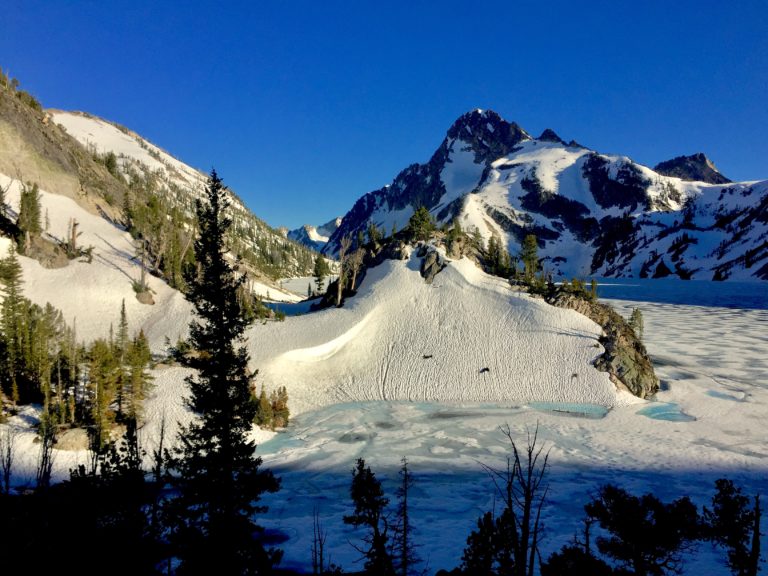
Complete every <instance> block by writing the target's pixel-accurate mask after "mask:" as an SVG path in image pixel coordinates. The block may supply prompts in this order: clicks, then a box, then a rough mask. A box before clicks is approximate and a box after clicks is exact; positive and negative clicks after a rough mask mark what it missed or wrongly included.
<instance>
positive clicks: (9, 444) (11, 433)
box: [0, 426, 19, 494]
mask: <svg viewBox="0 0 768 576" xmlns="http://www.w3.org/2000/svg"><path fill="white" fill-rule="evenodd" d="M18 435H19V432H18V430H16V429H15V428H11V427H10V426H7V427H6V428H5V430H3V432H2V434H0V470H2V473H3V484H2V487H3V492H4V493H5V494H10V493H11V471H12V470H13V461H14V459H15V457H16V439H17V437H18Z"/></svg>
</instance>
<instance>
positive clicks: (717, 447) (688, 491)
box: [259, 281, 768, 574]
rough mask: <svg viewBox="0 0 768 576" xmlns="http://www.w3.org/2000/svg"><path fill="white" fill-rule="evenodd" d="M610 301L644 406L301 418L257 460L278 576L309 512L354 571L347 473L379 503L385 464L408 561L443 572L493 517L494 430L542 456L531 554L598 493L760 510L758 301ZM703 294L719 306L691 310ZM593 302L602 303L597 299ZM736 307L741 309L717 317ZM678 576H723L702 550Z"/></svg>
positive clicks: (766, 472) (763, 457) (307, 542)
mask: <svg viewBox="0 0 768 576" xmlns="http://www.w3.org/2000/svg"><path fill="white" fill-rule="evenodd" d="M611 282H612V283H613V284H617V285H618V284H624V283H623V282H616V281H611ZM694 284H696V286H695V289H693V290H692V291H689V292H688V297H687V299H688V301H690V302H692V303H693V304H682V303H679V301H680V300H681V299H683V298H684V295H685V293H686V292H685V291H686V289H687V290H691V288H694ZM698 285H701V286H698ZM618 289H619V288H616V290H618ZM620 289H621V290H624V291H625V292H622V293H621V295H622V296H624V297H627V298H629V297H632V298H633V300H631V301H630V300H618V299H614V300H610V303H611V304H613V305H614V306H615V307H616V308H617V309H618V310H619V311H620V312H621V313H622V314H623V315H629V313H630V312H631V310H632V308H634V307H639V308H640V309H641V310H642V312H643V316H644V320H645V342H646V345H647V347H648V350H649V352H650V354H651V356H652V357H653V358H654V360H655V364H656V370H657V374H658V376H659V377H660V379H661V381H662V385H663V389H662V391H661V392H660V393H659V394H658V396H657V399H656V402H652V403H642V404H638V405H632V406H623V407H621V406H619V407H614V408H612V409H610V410H606V409H605V408H603V407H601V406H594V405H589V404H585V405H578V404H576V405H567V406H566V405H552V404H547V403H533V402H532V403H530V404H528V405H525V404H522V405H516V404H511V403H498V404H437V403H416V402H413V403H410V402H368V403H351V404H340V405H334V406H329V407H326V408H323V409H319V410H315V411H310V412H306V413H303V414H301V415H299V416H298V417H296V419H295V420H294V421H293V423H292V424H291V426H290V427H289V429H288V430H287V431H285V432H281V433H279V434H278V435H277V436H276V437H274V438H273V439H272V440H268V441H266V442H264V443H262V444H261V445H260V447H259V453H260V454H261V455H263V457H264V462H265V465H266V466H269V467H271V468H272V469H273V470H275V471H276V472H277V473H278V474H279V475H280V476H281V477H282V482H283V484H282V489H281V491H280V492H279V493H278V494H275V495H273V496H270V497H269V498H268V500H267V502H268V504H269V505H270V512H269V513H268V514H267V515H266V516H265V517H264V522H265V524H266V525H267V526H268V527H269V528H270V529H272V530H276V531H279V532H281V533H283V534H285V536H287V537H288V539H287V540H286V541H285V542H283V543H282V544H281V546H282V547H283V548H284V550H285V559H284V564H286V565H289V566H303V567H307V566H308V565H309V562H310V549H311V542H312V534H311V517H312V511H313V509H315V508H316V509H317V510H318V511H319V514H320V518H321V521H322V522H323V524H324V526H325V528H326V529H327V530H328V533H329V536H328V542H327V545H328V548H329V549H330V552H331V556H332V560H333V561H336V562H339V563H341V564H342V565H344V566H345V567H347V568H349V569H355V568H359V567H360V564H355V560H356V559H357V557H358V553H357V552H356V551H355V550H354V549H353V547H352V546H351V545H350V544H349V542H350V541H353V542H354V541H355V540H356V538H358V537H359V534H356V533H355V531H354V530H351V529H350V528H349V527H347V526H345V525H344V524H343V521H342V518H343V515H344V514H349V513H350V511H351V507H350V500H349V483H350V478H351V473H350V471H351V468H352V466H353V464H354V461H355V459H356V458H358V457H363V458H365V459H366V462H367V463H368V464H369V465H370V466H371V467H372V469H373V470H374V471H375V472H376V473H377V475H378V476H379V477H380V478H381V479H382V480H383V482H384V487H385V490H386V491H387V493H388V495H389V496H390V497H391V499H392V501H393V502H394V500H395V499H394V492H395V489H396V482H397V470H398V467H399V465H400V459H401V458H402V457H407V458H408V461H409V464H410V468H411V470H412V472H413V474H414V476H415V479H416V485H415V487H414V489H413V492H412V494H411V496H410V503H411V506H412V507H413V508H412V512H413V516H412V517H413V519H414V524H415V527H416V530H417V536H416V539H417V540H418V541H419V543H420V544H422V547H421V548H420V550H419V552H420V554H421V556H422V557H423V558H424V559H425V560H427V561H428V566H429V572H430V573H434V572H435V571H436V570H438V569H440V568H451V567H453V566H456V565H457V564H458V563H459V562H460V557H461V553H462V550H463V547H464V544H465V540H466V537H467V535H468V534H469V532H470V531H471V530H472V529H473V528H474V526H475V522H476V520H477V518H478V516H479V515H480V514H481V513H483V512H484V511H486V510H489V509H491V508H492V506H493V503H494V496H495V495H494V488H493V484H492V482H491V480H490V478H489V477H488V475H487V474H486V473H485V472H484V471H483V465H489V466H494V467H502V466H504V465H505V462H506V460H505V459H506V457H507V455H508V454H509V445H508V443H506V442H505V438H504V437H503V436H502V434H501V432H500V429H499V427H500V426H503V425H506V424H508V425H509V426H510V427H511V429H512V431H513V434H514V437H515V438H516V439H517V440H518V442H519V443H520V444H524V443H525V439H526V431H527V430H533V429H534V428H535V427H536V425H537V424H538V426H539V441H540V442H541V443H543V444H544V445H545V446H546V447H547V449H548V450H550V464H551V469H550V473H549V481H550V494H549V505H548V506H547V507H546V509H545V522H546V539H545V542H544V544H543V547H544V550H545V551H546V553H547V554H548V553H549V552H551V551H554V550H556V549H559V548H560V547H561V546H562V545H563V544H565V543H567V542H568V541H569V540H570V539H571V538H572V537H573V534H574V533H575V532H576V531H577V530H578V529H579V521H580V519H581V518H582V517H583V505H584V504H585V503H586V502H587V501H588V500H589V497H590V494H592V493H594V491H595V490H596V489H597V488H598V487H599V486H600V485H601V484H604V483H607V482H612V483H616V484H619V485H621V486H623V487H625V488H627V489H628V490H630V491H632V492H634V493H637V494H641V493H645V492H654V493H656V494H658V495H659V496H660V497H662V499H664V500H670V499H674V498H679V497H681V496H683V495H689V496H691V498H692V499H693V500H694V501H695V502H696V503H697V504H699V505H702V504H706V503H708V501H709V499H710V497H711V494H712V492H713V485H714V481H715V480H716V479H717V478H721V477H728V478H732V479H734V480H735V481H736V482H737V483H739V484H741V485H742V486H744V488H745V489H746V491H747V492H749V493H754V492H757V491H760V492H762V493H763V494H765V493H766V490H767V489H768V444H766V431H767V428H766V424H765V422H766V418H768V297H767V290H766V287H765V285H760V284H746V285H736V284H731V283H723V284H717V283H704V282H702V283H692V282H679V283H676V284H671V283H667V282H663V281H662V283H656V282H649V283H644V282H642V281H641V282H637V281H634V282H626V284H625V285H623V286H621V287H620ZM713 293H717V294H719V296H718V298H719V300H718V302H720V303H721V305H722V306H720V307H715V306H701V305H700V304H701V303H702V302H707V301H709V300H708V299H709V298H711V297H712V296H711V294H713ZM600 294H601V295H608V294H611V292H610V291H609V289H608V287H606V286H601V287H600ZM613 294H617V292H613ZM745 297H747V298H749V300H748V301H749V306H747V307H744V308H734V307H732V306H733V303H735V302H738V301H739V299H742V298H745ZM669 301H674V302H678V303H674V304H671V303H667V302H669ZM726 306H728V307H726ZM764 548H765V544H764ZM685 573H686V574H728V573H729V572H728V570H727V568H726V567H725V566H724V564H723V562H722V554H720V553H715V552H713V550H712V549H711V548H710V546H709V545H705V544H704V545H701V546H699V548H698V550H697V551H696V552H695V553H694V554H693V555H690V556H689V557H688V558H687V564H686V569H685Z"/></svg>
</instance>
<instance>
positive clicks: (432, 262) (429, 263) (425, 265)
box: [416, 244, 445, 284]
mask: <svg viewBox="0 0 768 576" xmlns="http://www.w3.org/2000/svg"><path fill="white" fill-rule="evenodd" d="M416 255H417V256H419V258H423V260H422V261H421V268H420V270H419V271H420V272H421V277H422V278H424V282H426V283H427V284H432V280H434V279H435V276H437V275H438V274H439V273H440V271H441V270H442V269H443V268H445V260H444V259H443V256H442V255H441V254H440V252H438V251H437V250H436V249H435V247H434V246H430V245H428V244H423V245H422V246H421V247H420V248H419V251H418V252H417V253H416Z"/></svg>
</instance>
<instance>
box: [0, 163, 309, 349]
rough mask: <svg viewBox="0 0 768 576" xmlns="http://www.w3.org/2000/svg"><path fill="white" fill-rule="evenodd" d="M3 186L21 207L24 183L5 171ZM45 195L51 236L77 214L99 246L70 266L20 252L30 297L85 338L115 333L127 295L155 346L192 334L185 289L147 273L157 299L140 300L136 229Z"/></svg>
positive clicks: (88, 240) (273, 292)
mask: <svg viewBox="0 0 768 576" xmlns="http://www.w3.org/2000/svg"><path fill="white" fill-rule="evenodd" d="M0 187H3V188H7V192H6V202H8V204H10V207H11V210H14V211H18V207H19V191H20V186H19V182H18V181H16V180H12V179H11V178H9V177H7V176H5V175H2V174H0ZM40 196H41V207H42V212H43V214H45V215H46V217H47V220H48V222H49V224H50V226H49V229H48V231H47V233H46V235H47V237H48V238H49V239H51V240H54V241H55V240H56V239H63V238H66V237H67V230H68V227H69V224H70V220H72V219H74V220H76V221H77V222H78V223H79V227H78V230H79V231H80V232H81V233H82V234H81V236H80V237H79V239H78V242H79V243H80V245H81V246H83V247H88V246H93V260H92V262H90V263H88V262H86V261H84V259H83V258H81V259H79V260H74V261H71V262H70V263H69V265H68V266H66V267H64V268H57V269H47V268H43V267H42V266H41V265H40V263H39V262H37V261H36V260H33V259H31V258H26V257H24V256H19V261H20V263H21V265H22V269H23V280H24V285H23V291H24V295H25V296H26V297H27V298H29V299H30V300H32V301H33V302H35V303H37V304H40V305H45V303H46V302H50V303H51V304H52V305H53V306H54V307H56V308H58V309H59V310H61V311H62V313H63V314H64V318H65V320H66V321H67V323H69V324H70V325H72V324H73V323H74V324H76V327H77V337H78V340H79V341H81V342H90V341H92V340H94V339H96V338H105V337H107V336H108V335H109V327H110V324H113V325H115V326H116V325H117V319H118V318H119V314H120V305H121V302H122V301H123V299H125V304H126V310H127V315H128V322H129V328H130V330H131V331H132V332H134V331H138V330H139V328H143V329H144V331H145V333H146V335H147V337H148V338H149V341H150V345H151V347H152V349H153V351H155V352H161V351H163V350H164V348H165V339H166V337H167V338H168V339H170V341H171V343H176V341H177V340H178V339H179V338H180V337H185V336H186V333H187V326H188V324H189V320H190V318H191V308H190V306H189V303H188V302H187V301H186V300H185V299H184V296H183V295H182V294H181V293H180V292H178V291H177V290H174V289H172V288H170V287H169V286H168V285H167V284H166V283H165V282H163V281H162V280H161V279H159V278H155V277H153V276H147V282H148V284H149V287H150V289H151V290H152V292H153V298H154V300H155V304H154V305H145V304H141V303H139V302H138V301H137V300H136V295H135V293H134V291H133V285H132V282H133V281H135V280H138V279H139V278H140V273H141V268H140V265H139V263H138V262H137V260H136V258H135V254H136V250H135V247H134V245H133V241H132V238H131V236H130V234H128V233H127V232H126V231H125V230H123V229H122V228H120V227H119V226H118V225H116V224H114V223H112V222H110V221H109V220H106V219H105V218H102V217H101V216H98V215H95V214H92V213H90V212H88V211H87V210H85V209H84V208H82V207H81V206H80V205H79V204H78V203H77V202H75V201H74V200H72V199H70V198H67V197H65V196H61V195H58V194H50V193H48V192H46V191H44V190H42V191H41V192H40ZM1 240H2V243H1V244H2V246H0V256H2V257H5V255H6V254H7V249H8V246H9V245H10V240H8V239H7V238H2V239H1ZM252 288H253V290H254V292H256V293H257V294H260V295H262V296H267V294H268V295H269V296H270V297H271V298H273V299H275V300H281V301H286V302H294V301H296V300H298V299H299V298H298V297H297V296H296V295H295V294H292V293H290V292H288V291H281V290H279V289H278V288H276V287H275V286H271V285H266V284H262V283H259V282H253V283H252Z"/></svg>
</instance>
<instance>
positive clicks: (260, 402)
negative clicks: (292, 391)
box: [254, 385, 291, 430]
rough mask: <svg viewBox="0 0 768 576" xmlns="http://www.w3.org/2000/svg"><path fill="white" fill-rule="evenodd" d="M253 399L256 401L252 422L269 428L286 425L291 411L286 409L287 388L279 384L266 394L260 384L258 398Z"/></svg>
mask: <svg viewBox="0 0 768 576" xmlns="http://www.w3.org/2000/svg"><path fill="white" fill-rule="evenodd" d="M254 401H255V402H256V416H255V418H254V422H255V423H256V424H257V425H259V426H260V427H262V428H269V429H271V430H274V429H275V428H285V427H286V426H288V421H289V419H290V416H291V413H290V410H289V409H288V390H287V389H286V388H285V386H281V387H279V388H277V390H273V391H272V392H271V393H270V394H269V395H267V392H266V390H265V389H264V386H263V385H262V387H261V392H260V394H259V396H258V398H254Z"/></svg>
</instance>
